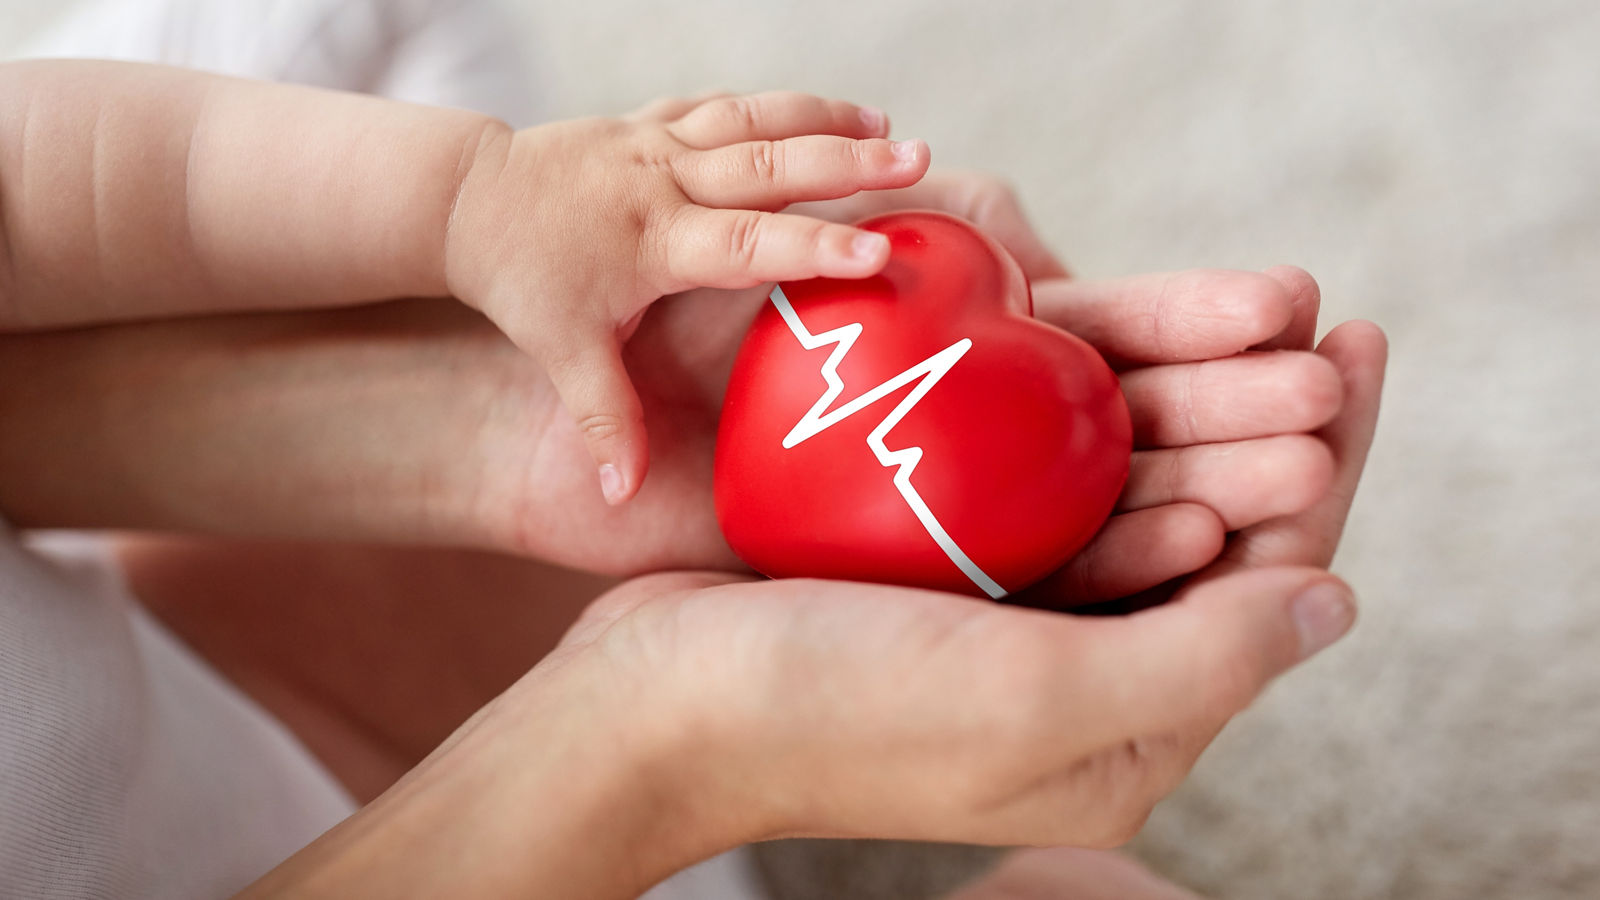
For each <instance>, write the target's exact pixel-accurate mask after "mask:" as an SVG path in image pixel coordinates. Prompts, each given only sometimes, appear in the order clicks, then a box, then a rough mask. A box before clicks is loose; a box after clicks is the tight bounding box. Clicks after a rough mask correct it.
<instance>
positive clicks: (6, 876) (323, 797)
mask: <svg viewBox="0 0 1600 900" xmlns="http://www.w3.org/2000/svg"><path fill="white" fill-rule="evenodd" d="M514 33H515V31H514V29H510V28H507V27H505V23H504V22H503V19H502V16H501V15H500V13H499V11H498V10H496V9H495V8H494V7H493V6H492V5H490V4H486V3H482V2H477V0H250V2H221V0H212V2H208V0H132V2H130V0H114V2H113V0H107V2H100V3H91V4H88V5H86V6H80V7H79V8H77V9H76V10H75V11H74V13H73V14H72V15H70V16H69V17H68V18H67V19H65V20H63V21H62V22H60V23H58V25H57V26H56V27H55V28H53V29H51V30H50V31H49V32H47V33H46V35H45V36H44V37H43V38H42V39H41V40H40V41H39V42H38V44H37V45H36V46H35V47H34V48H32V50H31V51H30V52H29V53H28V54H26V55H29V56H47V57H63V56H65V57H100V58H114V59H131V60H143V61H155V62H164V63H169V64H173V65H185V66H190V67H193V68H200V69H206V70H210V71H215V72H222V73H225V74H231V75H239V76H245V77H258V78H270V79H275V80H280V81H292V82H297V83H303V84H313V85H317V86H321V87H330V88H337V89H344V90H359V91H368V92H371V93H376V94H381V95H384V96H389V97H394V98H397V99H404V100H410V101H413V102H419V103H431V104H436V105H447V106H457V107H464V108H469V109H476V110H479V111H482V112H487V113H490V114H492V115H496V116H499V117H500V118H503V119H505V120H506V121H508V122H511V123H512V124H514V125H527V124H532V123H533V122H535V121H537V117H538V113H539V110H538V106H537V104H536V102H535V98H534V92H533V90H532V81H531V80H530V79H529V78H528V77H527V73H526V72H525V71H524V68H523V65H524V64H523V60H522V57H521V52H520V48H519V47H517V45H516V43H515V42H514V40H513V39H512V38H511V37H510V35H512V34H514ZM0 427H4V423H3V422H0ZM41 549H43V550H48V551H49V553H50V555H49V556H47V555H43V554H41V553H40V552H37V551H38V550H41ZM353 810H354V805H353V803H352V801H351V800H350V798H349V797H348V795H347V794H346V793H345V792H344V791H343V789H342V788H341V787H340V786H339V785H338V784H337V782H336V781H335V780H334V779H333V778H332V776H331V775H330V774H329V773H328V772H327V771H326V770H325V769H324V768H322V766H321V765H320V764H319V763H318V762H317V761H316V760H315V759H314V758H313V757H312V756H311V755H310V754H309V753H308V752H307V751H306V750H305V749H304V748H303V747H302V746H301V745H300V744H299V743H298V742H297V741H296V740H295V738H294V737H293V736H292V735H290V734H289V733H288V732H287V731H286V730H285V729H284V728H283V727H282V726H281V725H280V724H279V723H278V722H276V721H275V720H274V719H272V718H271V717H270V716H269V715H268V714H267V713H266V712H265V711H264V710H262V709H261V708H260V707H259V706H257V705H256V704H255V703H253V702H252V701H251V700H250V699H249V698H248V697H246V696H244V695H243V694H241V693H240V692H239V691H237V690H236V689H234V688H233V687H232V686H231V685H230V684H228V683H227V682H226V681H224V680H223V679H222V678H221V677H220V676H219V675H218V674H217V673H216V672H215V671H214V670H212V669H211V668H210V667H209V666H207V665H206V664H205V663H204V662H203V661H202V660H200V659H199V658H197V657H196V656H195V655H194V654H193V653H192V652H191V651H189V650H188V648H187V647H185V646H184V645H182V644H181V643H180V642H179V641H177V640H176V639H175V638H174V637H173V636H172V635H170V634H169V633H168V632H166V631H165V630H164V629H163V628H162V627H161V626H160V625H159V624H157V623H155V622H154V621H153V620H151V619H150V618H149V617H148V616H147V615H145V614H144V613H143V612H142V611H141V610H140V609H139V608H138V606H137V604H136V603H135V601H134V600H133V599H132V598H131V597H130V596H129V595H128V594H127V591H126V590H125V589H124V587H123V586H122V584H121V581H120V578H119V577H118V575H117V573H116V571H115V569H114V568H113V567H112V565H111V563H110V561H109V559H107V558H106V556H105V554H104V553H103V552H101V549H100V547H99V545H98V544H97V543H95V542H94V541H93V540H91V539H86V538H81V537H72V536H58V537H55V538H53V539H51V541H50V542H49V543H48V546H44V545H41V546H39V547H36V548H34V549H32V550H30V549H28V548H25V547H23V546H22V545H20V544H19V543H17V542H16V540H15V539H14V536H13V535H11V534H10V533H9V532H7V531H6V530H5V528H4V525H3V524H0V897H4V898H10V897H28V898H56V897H61V898H66V897H116V898H140V897H163V898H179V897H197V898H198V897H218V896H224V895H226V894H228V893H231V892H232V891H235V890H237V889H239V888H241V887H243V886H244V885H246V884H248V883H249V882H250V881H252V880H254V879H255V878H256V877H257V876H259V875H261V874H262V873H264V872H265V871H267V870H268V869H270V868H271V867H272V866H273V865H275V864H276V863H278V862H280V861H281V860H283V859H284V858H285V857H287V856H289V855H290V854H292V853H293V852H294V851H295V850H297V849H299V848H300V847H302V846H304V845H305V844H306V843H308V842H310V841H311V840H312V839H314V838H315V837H316V836H317V835H319V834H320V833H322V832H323V831H324V830H326V829H327V828H328V827H330V826H332V825H333V824H335V823H336V822H338V821H339V820H340V819H342V818H344V817H345V816H346V815H348V814H349V813H350V812H352V811H353ZM761 896H762V893H761V891H760V889H759V887H757V879H756V875H755V873H754V870H753V867H752V865H751V861H750V859H749V856H748V854H747V853H745V852H743V851H735V852H733V853H729V854H724V855H723V856H720V857H717V858H716V859H713V860H709V861H707V862H705V863H702V864H701V865H699V866H696V867H694V868H692V869H690V870H688V871H686V872H683V873H681V874H680V875H678V876H677V877H674V878H672V879H670V880H668V881H667V882H666V883H664V884H662V885H659V886H657V887H656V888H655V889H654V890H652V891H650V892H649V893H648V894H647V895H646V897H647V900H755V898H759V897H761Z"/></svg>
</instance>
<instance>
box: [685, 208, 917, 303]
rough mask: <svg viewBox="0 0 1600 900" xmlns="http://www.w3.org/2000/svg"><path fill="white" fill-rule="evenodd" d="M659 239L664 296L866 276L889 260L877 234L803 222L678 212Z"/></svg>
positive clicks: (741, 213)
mask: <svg viewBox="0 0 1600 900" xmlns="http://www.w3.org/2000/svg"><path fill="white" fill-rule="evenodd" d="M665 229H666V232H667V233H666V234H665V236H664V237H662V238H661V239H659V241H658V243H659V244H660V246H661V248H662V249H661V251H660V252H662V253H663V254H664V256H665V260H664V269H665V271H667V272H669V273H670V274H671V277H672V278H673V279H674V281H675V283H674V284H671V285H668V286H666V289H665V291H664V292H667V293H671V292H673V291H676V290H682V289H684V288H686V287H689V286H692V285H698V286H703V287H714V288H746V287H750V286H751V285H755V284H760V283H762V282H766V281H789V280H794V279H800V278H816V277H819V276H820V277H827V278H866V277H867V276H869V275H873V274H875V273H877V272H878V271H879V270H880V269H882V268H883V267H884V265H885V264H886V263H887V262H888V261H889V239H888V238H886V237H884V236H883V235H881V234H876V233H873V232H869V231H862V230H861V229H859V228H851V227H850V226H848V225H836V224H834V223H831V222H823V221H820V220H818V219H813V218H810V217H807V216H796V215H789V214H785V213H770V212H757V211H752V210H722V209H707V208H705V207H699V206H684V207H681V208H680V210H679V212H678V213H677V215H676V216H675V217H674V219H673V221H672V222H670V223H667V224H666V225H665Z"/></svg>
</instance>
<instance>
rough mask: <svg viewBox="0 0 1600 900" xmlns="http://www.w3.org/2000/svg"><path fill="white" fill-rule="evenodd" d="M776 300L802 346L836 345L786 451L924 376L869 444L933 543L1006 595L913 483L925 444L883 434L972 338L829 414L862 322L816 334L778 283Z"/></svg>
mask: <svg viewBox="0 0 1600 900" xmlns="http://www.w3.org/2000/svg"><path fill="white" fill-rule="evenodd" d="M771 299H772V305H773V306H775V307H777V308H778V314H779V315H781V316H783V321H784V323H785V324H787V325H788V326H789V330H790V331H791V332H793V333H794V336H795V339H796V340H798V341H799V342H800V346H802V347H804V348H806V349H807V350H815V349H817V348H818V347H824V346H827V345H828V344H834V345H836V346H835V347H834V350H833V353H831V354H829V356H828V361H827V362H825V363H823V364H822V380H823V381H825V382H827V385H828V389H827V390H826V391H825V392H823V394H822V397H821V399H819V400H817V402H816V403H815V404H814V405H813V406H812V407H811V409H810V410H808V411H807V412H806V414H805V415H804V416H802V417H801V419H800V421H799V422H797V423H795V426H794V428H793V429H791V430H790V431H789V433H788V434H787V435H785V436H784V439H783V448H784V449H785V450H788V449H791V448H793V447H795V446H797V445H799V444H800V443H802V442H804V441H806V440H808V439H810V438H812V437H815V436H816V435H818V434H821V433H822V432H824V431H827V430H828V429H829V428H832V427H833V426H835V425H837V424H839V423H840V422H842V421H844V420H845V419H848V418H849V417H851V416H853V415H855V414H856V413H858V412H860V411H862V410H863V409H866V408H867V407H869V406H871V405H872V404H874V403H876V402H878V401H879V400H881V399H883V398H884V397H887V396H889V395H890V394H892V393H894V392H895V391H897V390H899V389H901V388H903V387H905V386H906V385H908V384H910V383H911V382H913V381H918V380H919V379H920V383H918V385H917V386H916V387H915V388H912V389H911V393H910V394H908V395H906V398H905V399H904V400H901V401H900V405H899V406H896V407H895V408H894V411H893V412H891V413H889V415H887V416H885V417H884V419H883V421H882V422H879V423H878V427H877V428H874V429H872V433H871V434H869V435H867V446H868V447H871V448H872V453H873V455H874V456H876V457H877V458H878V462H879V464H881V465H882V466H883V467H884V468H889V467H891V466H893V467H895V473H894V486H895V488H897V489H898V490H899V491H900V496H901V497H904V498H905V501H906V505H907V506H909V507H911V511H912V512H913V513H916V516H917V521H919V522H921V523H922V527H923V528H925V529H927V531H928V536H929V537H932V538H933V540H934V543H936V544H938V545H939V549H941V550H943V551H944V555H945V556H948V557H950V561H951V562H953V563H955V564H956V567H957V568H959V569H960V570H961V571H962V573H963V574H965V575H966V576H967V577H968V578H970V579H972V583H973V584H976V585H977V586H978V587H980V588H982V589H983V591H984V593H986V594H988V595H989V596H990V597H993V598H994V599H996V600H998V599H1000V598H1001V597H1004V596H1005V595H1006V589H1005V588H1003V587H1001V586H1000V585H999V584H997V583H996V582H995V580H994V579H993V578H990V577H989V576H988V575H987V574H985V573H984V571H983V570H982V569H980V568H978V564H977V563H975V562H973V561H972V558H971V557H969V556H967V554H966V553H965V552H964V551H962V549H961V547H960V546H959V545H958V544H956V542H955V539H954V538H952V537H951V536H950V533H949V532H948V531H945V530H944V526H943V525H940V524H939V518H938V517H937V516H935V515H934V514H933V510H931V509H929V508H928V504H927V503H924V502H923V500H922V495H921V494H919V493H917V489H916V488H915V487H913V486H912V485H911V473H912V472H913V471H915V470H916V468H917V463H918V462H921V461H922V448H921V447H907V448H905V449H903V450H890V449H889V448H888V447H887V446H885V445H884V443H883V439H884V436H885V435H887V434H888V433H889V432H890V431H892V430H894V426H896V425H898V424H900V420H901V419H903V418H905V416H906V413H908V412H910V411H911V410H912V409H913V408H915V407H916V405H917V403H919V402H920V401H921V400H922V398H923V397H925V396H927V393H928V391H930V390H932V389H933V386H934V385H936V384H938V383H939V379H941V378H943V377H944V376H945V373H947V372H949V371H950V369H951V367H953V366H954V365H955V364H956V361H957V360H959V359H961V357H963V356H965V355H966V353H967V351H968V350H970V349H972V339H971V338H962V339H961V340H959V341H956V342H955V343H954V344H951V345H950V346H948V347H946V348H944V349H943V350H940V351H939V352H938V353H935V354H934V355H932V356H930V357H928V358H927V359H925V360H923V361H922V362H919V363H917V364H916V365H914V366H912V367H911V368H909V369H907V370H905V371H904V372H901V373H900V374H899V375H896V376H894V377H893V378H891V379H889V380H888V381H885V382H884V383H883V384H880V385H878V386H877V387H875V388H873V389H872V390H870V391H867V392H866V393H864V394H862V395H861V396H859V397H857V398H856V399H854V400H852V401H850V402H849V403H846V404H845V405H844V406H841V407H839V408H838V409H836V410H834V411H833V412H831V413H827V414H826V415H824V412H825V411H826V410H827V408H828V407H829V406H831V405H832V404H833V401H835V400H837V399H839V395H840V394H842V393H844V381H843V380H842V379H841V378H839V363H841V362H844V358H845V357H846V356H849V355H850V348H851V347H853V346H854V345H855V342H856V338H859V337H861V332H862V330H863V329H862V327H861V323H860V322H852V323H850V324H849V325H844V326H841V327H839V328H835V329H833V330H832V331H825V332H823V333H822V334H812V333H811V332H810V330H808V329H807V328H806V326H805V323H803V322H801V321H800V316H799V314H797V313H796V312H795V311H794V306H793V305H791V304H790V303H789V298H788V297H787V296H786V295H785V294H784V293H783V288H781V287H776V286H774V287H773V289H772V298H771Z"/></svg>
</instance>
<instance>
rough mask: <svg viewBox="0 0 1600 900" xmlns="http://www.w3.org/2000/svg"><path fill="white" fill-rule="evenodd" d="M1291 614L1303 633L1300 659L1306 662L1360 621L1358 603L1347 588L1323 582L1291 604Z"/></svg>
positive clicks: (1334, 583) (1296, 598)
mask: <svg viewBox="0 0 1600 900" xmlns="http://www.w3.org/2000/svg"><path fill="white" fill-rule="evenodd" d="M1290 612H1291V614H1292V615H1293V616H1294V626H1295V629H1296V630H1297V631H1299V632H1300V658H1301V659H1305V658H1307V657H1309V656H1311V655H1312V654H1314V653H1316V652H1318V651H1319V650H1321V649H1323V648H1324V647H1326V646H1328V645H1329V644H1331V643H1333V642H1334V641H1337V640H1338V639H1339V638H1341V637H1343V636H1344V633H1345V632H1347V631H1349V630H1350V626H1351V625H1353V624H1355V620H1356V603H1355V598H1354V597H1352V596H1350V591H1349V589H1347V588H1346V587H1345V586H1344V585H1342V584H1339V583H1338V582H1333V581H1319V582H1317V583H1316V584H1314V585H1312V586H1311V587H1309V588H1306V589H1305V590H1303V591H1301V592H1300V593H1299V594H1298V595H1297V596H1296V597H1295V598H1294V600H1293V601H1291V602H1290Z"/></svg>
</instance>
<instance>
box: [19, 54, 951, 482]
mask: <svg viewBox="0 0 1600 900" xmlns="http://www.w3.org/2000/svg"><path fill="white" fill-rule="evenodd" d="M286 126H288V127H286ZM888 128H889V123H888V119H887V117H885V116H884V114H883V113H882V112H881V111H879V110H875V109H871V108H867V107H858V106H854V105H852V104H848V103H844V102H841V101H830V100H823V99H821V98H817V97H811V96H808V95H804V94H793V93H769V94H760V95H754V96H747V97H722V98H718V99H715V100H710V101H707V102H704V103H699V104H694V105H692V106H690V107H688V108H686V109H684V110H683V112H682V114H681V115H674V116H670V117H667V116H662V115H659V114H657V113H647V114H642V115H638V116H634V117H631V118H629V119H587V120H580V121H570V122H556V123H552V124H549V125H542V126H538V127H535V128H529V129H525V130H522V131H513V130H512V129H511V128H510V127H509V126H507V125H506V124H505V123H503V122H499V121H497V120H494V119H491V118H488V117H485V116H481V115H478V114H474V113H468V112H463V111H459V110H444V109H436V108H431V107H422V106H412V105H408V104H402V103H395V102H393V101H386V100H382V99H378V98H374V97H367V96H361V95H356V94H344V93H338V92H332V91H321V90H316V89H312V88H307V87H301V86H294V85H279V84H268V83H258V82H251V81H243V80H238V79H230V78H223V77H219V76H213V75H207V74H203V73H198V72H189V71H184V70H179V69H172V68H167V67H162V66H150V65H141V64H134V63H113V62H81V61H70V62H61V61H27V62H17V63H8V64H5V65H3V66H0V225H3V237H4V242H5V246H6V250H7V253H6V254H4V256H3V261H4V264H3V267H0V330H10V331H18V330H31V329H42V328H51V327H59V326H64V325H81V324H89V323H99V322H106V321H117V320H129V319H140V318H150V317H158V316H164V315H173V314H182V313H198V312H215V311H219V310H234V311H237V310H248V309H282V308H286V307H296V308H302V309H305V308H319V307H331V306H341V305H350V304H355V303H361V302H366V301H371V300H376V299H384V298H393V297H418V296H434V297H445V296H453V297H457V298H460V299H461V300H462V301H463V302H464V303H466V304H467V305H468V306H471V307H473V308H476V309H478V310H481V311H482V312H484V313H485V314H486V315H487V316H488V317H489V318H490V319H491V320H493V321H494V322H495V324H496V325H498V326H499V327H500V328H501V330H502V331H504V332H505V333H506V334H507V335H508V336H510V338H511V339H512V341H513V342H515V343H516V344H517V345H518V346H520V347H522V348H523V349H524V350H526V351H528V352H529V353H531V354H532V355H533V356H534V357H535V358H536V359H538V360H539V361H540V363H542V364H543V365H544V366H545V368H546V370H547V371H548V372H549V374H550V378H551V381H552V383H553V384H554V385H555V387H556V390H557V392H558V393H559V395H560V396H561V398H562V399H563V400H564V401H565V404H566V407H567V409H568V410H569V411H570V413H571V414H572V416H573V417H574V419H575V421H576V422H577V424H578V427H579V428H580V429H581V431H582V433H583V435H584V437H585V440H586V445H587V448H588V450H589V452H590V453H591V455H592V456H593V458H594V462H595V463H596V464H598V465H599V466H600V482H601V486H602V489H603V491H604V493H605V496H606V499H607V500H608V502H611V503H621V502H624V501H626V500H627V499H629V498H630V497H632V496H633V495H634V493H636V492H637V491H638V489H639V485H640V484H641V482H642V481H643V478H644V473H645V465H646V446H645V433H644V424H643V421H642V418H641V414H640V404H639V400H638V398H637V396H636V395H635V393H634V390H633V387H632V385H631V383H630V381H629V379H628V375H627V372H626V370H625V369H624V367H623V364H622V360H621V356H620V347H621V341H622V339H623V338H625V337H626V336H627V335H628V334H629V333H630V332H631V330H632V329H633V328H634V327H635V326H636V325H637V323H638V321H639V318H640V316H642V314H643V312H644V310H645V309H646V308H648V306H649V305H650V304H651V303H652V302H654V301H655V300H657V299H658V298H660V297H661V296H663V295H665V294H669V293H675V292H678V291H683V290H686V289H689V288H691V287H696V286H710V287H724V288H739V287H749V286H751V285H756V284H760V283H761V282H764V281H772V280H781V279H789V278H809V277H813V276H818V275H826V276H833V277H843V278H859V277H865V276H868V275H871V274H873V273H875V272H877V271H878V270H879V269H881V268H882V267H883V265H884V264H885V263H886V262H887V261H888V243H887V241H886V240H885V239H884V238H883V237H882V236H881V235H873V234H868V233H866V232H862V231H859V230H857V229H855V228H851V227H849V226H847V225H841V224H837V223H831V222H826V221H823V220H820V219H816V218H812V217H807V216H801V215H795V214H780V213H776V212H774V211H775V210H777V209H781V208H783V207H784V206H786V205H788V204H790V203H794V202H797V201H802V200H824V199H828V198H834V197H844V196H848V195H850V194H853V193H856V192H857V191H861V190H869V189H882V188H895V187H903V186H906V185H909V184H912V183H914V182H916V181H917V180H918V179H920V178H921V177H922V175H923V173H924V172H925V171H926V170H927V167H928V148H927V145H926V144H923V143H922V142H920V141H897V142H891V141H888V140H886V139H884V135H886V134H888ZM580 223H581V227H580ZM530 248H533V249H534V251H535V252H529V250H530Z"/></svg>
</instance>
